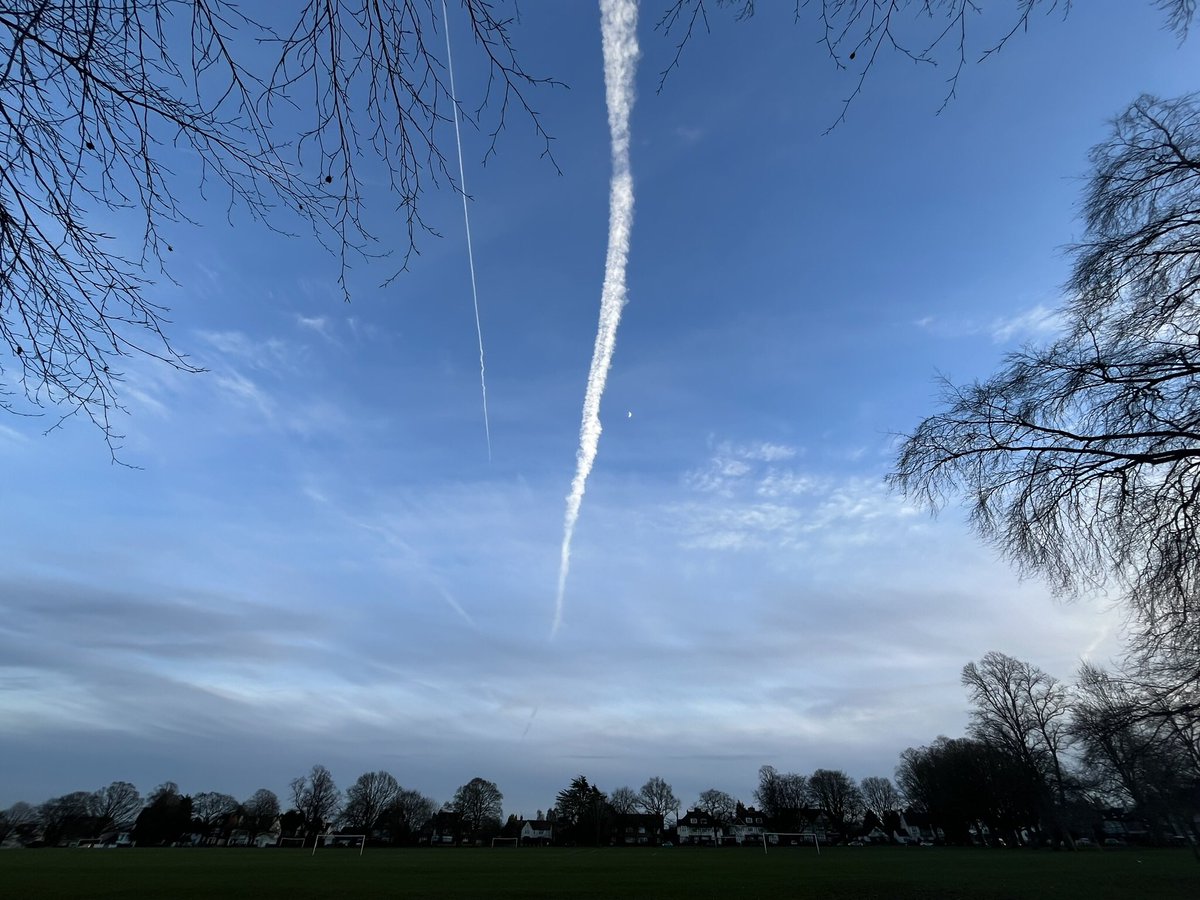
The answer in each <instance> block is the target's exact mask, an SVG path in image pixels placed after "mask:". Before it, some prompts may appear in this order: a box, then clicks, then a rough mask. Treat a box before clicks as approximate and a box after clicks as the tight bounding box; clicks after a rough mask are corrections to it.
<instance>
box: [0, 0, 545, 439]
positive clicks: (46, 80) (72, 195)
mask: <svg viewBox="0 0 1200 900" xmlns="http://www.w3.org/2000/svg"><path fill="white" fill-rule="evenodd" d="M500 5H502V6H503V5H506V4H504V3H502V4H500ZM513 5H515V4H513ZM458 6H459V7H460V8H461V12H462V13H463V14H465V15H466V17H467V19H468V20H469V22H470V27H471V30H472V33H473V35H474V39H475V46H476V48H477V49H478V51H479V52H481V53H482V54H483V56H484V57H485V59H486V64H487V66H488V67H489V80H488V82H487V85H486V88H485V89H484V92H483V95H482V98H481V99H480V101H479V103H478V105H477V106H475V107H474V108H473V109H472V110H465V111H464V114H467V115H468V117H470V116H472V115H473V116H476V117H478V121H479V122H480V123H481V124H482V125H483V127H485V128H486V129H487V130H488V131H489V132H490V134H491V140H492V145H491V147H490V148H489V150H488V153H489V154H490V153H491V152H492V151H493V150H494V149H495V141H496V139H497V138H498V136H499V134H500V132H501V130H502V129H503V128H504V126H505V122H506V120H507V118H508V116H509V113H510V112H512V111H513V110H517V109H519V110H520V111H521V113H522V114H523V115H525V116H526V117H527V118H528V120H529V121H531V123H532V126H533V128H534V130H535V131H536V133H537V134H538V135H539V136H540V137H541V139H542V140H543V141H544V147H545V153H546V154H547V155H549V150H550V137H549V135H547V134H546V132H545V131H544V130H543V129H542V125H541V121H540V119H539V117H538V115H537V113H536V111H535V110H534V109H533V108H532V107H531V106H530V104H529V102H528V101H527V99H526V93H525V92H526V91H528V90H529V89H531V88H532V87H534V86H535V85H538V84H545V83H549V80H548V79H539V78H535V77H533V76H531V75H530V74H529V73H527V72H526V71H525V69H524V68H523V67H522V65H521V63H520V62H519V61H518V58H517V53H516V49H515V46H514V44H513V40H512V34H511V19H509V18H506V17H504V16H502V15H500V14H499V13H498V12H497V11H496V9H495V7H496V6H497V4H496V3H495V2H489V0H459V3H458ZM263 10H264V14H269V15H271V16H274V17H275V18H274V19H273V20H272V21H257V20H255V19H252V18H251V17H250V16H249V15H248V14H247V13H245V12H244V11H243V10H242V7H241V6H239V5H238V4H235V3H233V2H230V0H139V2H136V3H130V2H126V0H10V2H8V3H5V4H3V8H2V9H0V345H3V346H5V347H6V348H7V350H8V351H9V365H10V366H11V371H6V370H5V369H4V368H3V367H0V392H3V393H2V394H0V401H2V402H4V403H5V405H6V406H9V407H10V408H13V399H14V397H15V396H17V395H18V394H23V395H24V396H25V398H26V399H27V400H29V401H31V402H32V404H34V406H37V407H44V406H50V407H57V408H59V409H62V410H66V414H67V415H72V414H76V413H80V412H82V413H83V414H85V415H86V416H88V417H89V418H90V419H91V420H92V421H93V422H95V423H96V424H97V425H98V426H99V427H100V428H101V429H102V430H103V433H104V436H105V438H106V439H107V440H108V442H109V445H110V447H111V448H113V449H114V452H115V449H116V446H117V444H118V443H119V439H120V436H119V433H118V431H117V430H116V425H115V423H114V419H113V413H114V411H116V410H118V409H120V408H121V407H120V402H119V395H118V388H119V385H120V382H121V380H122V372H121V367H122V365H123V364H124V363H125V362H126V361H127V360H128V358H129V357H131V356H141V355H149V356H152V357H155V358H157V359H160V360H163V361H165V362H167V363H169V364H170V365H172V366H175V367H177V368H179V369H184V370H192V371H194V370H195V366H194V364H193V363H192V362H191V361H189V360H188V359H187V358H186V357H185V356H184V355H182V354H181V353H179V352H177V351H176V350H175V349H174V348H173V347H172V345H171V342H170V341H169V340H168V336H167V334H166V332H165V330H164V329H165V325H166V320H165V318H164V314H165V310H164V309H163V307H162V306H161V305H159V304H158V303H156V302H155V300H154V298H153V292H152V291H151V290H150V285H151V282H150V278H151V277H152V274H155V273H157V274H165V268H164V265H163V263H164V259H165V257H166V255H168V254H170V253H171V252H172V251H173V249H174V248H173V246H172V244H171V243H170V238H169V234H170V232H171V230H172V229H171V227H170V226H172V225H174V224H176V223H180V222H185V221H188V220H189V217H188V211H187V209H186V208H185V207H186V206H187V203H188V200H187V199H186V198H187V197H188V196H189V194H190V192H189V193H186V194H185V193H184V190H183V188H184V185H183V184H182V183H181V181H180V178H181V176H179V175H177V173H176V172H175V171H174V169H173V167H172V166H173V163H177V161H178V160H180V159H186V158H187V157H189V156H190V157H191V158H192V159H193V160H194V161H195V162H196V163H198V165H199V171H200V174H199V176H198V180H199V186H200V188H201V190H202V191H203V192H205V193H206V195H207V194H214V193H215V194H219V195H220V196H222V197H223V198H224V199H225V200H226V202H227V203H228V204H229V207H230V211H231V213H232V212H233V211H234V210H240V211H241V212H242V213H243V214H248V215H249V216H250V217H251V218H253V219H256V220H259V221H261V222H263V223H266V224H267V225H268V226H269V227H272V228H276V229H281V230H282V229H286V228H289V227H292V226H293V225H294V224H295V221H296V217H298V218H299V220H300V221H302V222H304V223H306V225H307V227H308V228H311V230H312V231H313V232H314V233H315V235H316V236H317V237H318V239H320V240H321V241H323V242H324V243H325V244H326V245H327V246H328V247H329V248H330V249H331V250H332V251H333V252H334V253H335V254H336V255H337V257H338V258H339V259H340V262H341V285H342V288H343V290H346V282H345V274H346V270H347V267H348V266H349V264H350V262H351V260H352V259H353V257H354V256H355V255H356V254H360V255H361V254H379V255H382V254H386V253H388V252H389V251H391V250H393V249H395V250H398V251H399V258H398V261H397V266H396V270H397V271H398V270H402V269H403V268H404V267H405V265H406V264H407V262H408V259H409V255H410V254H411V253H412V252H413V251H414V249H415V247H416V239H417V237H418V236H419V233H420V232H421V231H422V230H423V229H425V228H426V225H425V223H424V222H423V220H422V218H421V215H420V201H421V198H422V194H423V192H424V191H425V190H426V189H427V187H428V186H429V185H430V184H439V183H441V182H443V181H444V182H447V183H450V184H454V179H453V177H452V176H451V174H450V172H449V169H448V168H447V166H446V160H445V158H444V157H443V155H442V152H441V150H440V144H441V142H442V140H443V126H445V125H446V123H448V122H450V121H451V115H450V114H451V105H450V104H451V102H452V99H451V96H450V91H449V87H448V78H447V73H446V69H445V65H444V60H443V53H441V52H439V51H440V50H441V49H442V48H441V47H440V45H439V41H440V40H441V27H442V26H441V13H442V7H441V4H440V2H439V0H381V2H366V0H297V2H294V3H290V4H286V5H283V4H281V5H280V6H279V7H274V8H273V7H271V6H265V7H263ZM289 15H290V16H294V18H293V19H290V20H289V19H287V18H286V17H287V16H289ZM264 51H265V52H264ZM485 120H486V121H485ZM297 123H298V124H297ZM447 135H448V132H447ZM371 157H374V158H375V159H377V160H381V161H382V163H383V165H384V167H385V168H386V170H387V172H388V173H389V178H390V188H391V194H392V196H393V197H394V200H395V203H396V204H397V206H398V208H399V210H400V212H401V214H402V215H403V216H404V219H405V222H406V223H407V235H406V240H405V241H404V242H403V243H402V244H401V246H399V247H391V246H389V245H388V244H386V243H382V242H379V241H377V240H376V238H375V236H374V235H372V234H371V233H370V232H369V231H368V229H367V227H366V225H365V223H364V219H363V215H362V213H363V204H364V196H363V183H364V182H363V175H362V173H361V172H360V166H362V165H364V160H366V159H369V158H371ZM188 187H191V185H188ZM284 213H285V214H289V215H290V218H284V217H283V216H281V214H284ZM114 222H119V223H121V225H120V226H117V225H114V224H113V223H114ZM110 229H111V230H112V232H114V233H109V230H110ZM128 230H133V231H140V240H137V241H130V240H128V239H122V238H121V237H120V236H119V235H117V234H116V232H124V231H128ZM59 421H61V420H59Z"/></svg>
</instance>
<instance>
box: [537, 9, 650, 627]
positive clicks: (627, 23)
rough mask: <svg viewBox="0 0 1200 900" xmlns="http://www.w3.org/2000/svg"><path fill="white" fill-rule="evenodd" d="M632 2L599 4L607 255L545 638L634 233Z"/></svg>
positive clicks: (558, 612) (586, 466) (588, 465)
mask: <svg viewBox="0 0 1200 900" xmlns="http://www.w3.org/2000/svg"><path fill="white" fill-rule="evenodd" d="M637 16H638V5H637V0H600V29H601V35H602V38H603V43H604V88H605V96H606V99H607V102H608V130H609V134H610V135H611V136H612V167H613V172H612V184H611V187H610V188H609V198H608V204H609V206H608V210H609V211H608V256H607V258H606V259H605V262H604V288H603V289H602V291H601V293H600V326H599V329H598V330H597V332H596V346H595V349H594V350H593V351H592V367H591V370H590V371H589V372H588V380H587V390H586V392H585V393H584V397H583V421H582V422H581V423H580V426H579V450H578V451H577V452H576V454H575V463H576V468H575V479H574V480H573V481H572V482H571V493H570V494H569V495H568V496H567V514H566V519H565V522H564V525H563V541H562V558H561V561H560V563H559V569H558V594H557V596H556V597H555V601H554V624H553V625H551V627H550V636H551V637H554V636H555V635H556V634H558V629H559V627H560V626H561V625H562V618H563V595H564V594H565V593H566V589H567V572H568V571H569V569H570V567H571V538H572V537H573V536H574V534H575V524H576V523H577V522H578V521H579V507H580V506H581V505H582V503H583V492H584V491H585V490H586V489H587V479H588V475H590V474H591V471H592V464H593V463H594V462H595V461H596V449H597V447H598V446H599V444H600V431H601V426H600V398H601V397H603V396H604V383H605V382H606V381H607V380H608V369H609V367H610V366H611V365H612V356H613V350H614V349H615V347H616V344H617V326H618V325H620V324H621V308H622V307H623V306H624V305H625V263H626V261H627V260H628V258H629V235H630V231H631V230H632V228H633V176H632V174H631V172H630V168H629V114H630V112H631V111H632V110H633V99H634V92H633V76H634V72H635V71H636V69H637V60H638V45H637Z"/></svg>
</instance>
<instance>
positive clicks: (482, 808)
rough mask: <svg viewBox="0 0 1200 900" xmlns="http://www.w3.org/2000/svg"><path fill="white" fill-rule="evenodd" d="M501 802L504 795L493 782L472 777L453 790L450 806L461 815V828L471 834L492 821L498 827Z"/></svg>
mask: <svg viewBox="0 0 1200 900" xmlns="http://www.w3.org/2000/svg"><path fill="white" fill-rule="evenodd" d="M503 804H504V795H503V794H502V793H500V788H498V787H496V785H495V783H494V782H491V781H487V780H486V779H484V778H472V779H471V780H470V781H468V782H467V783H466V784H464V785H462V786H461V787H460V788H459V789H458V790H457V791H455V792H454V799H453V800H452V801H450V808H451V809H452V810H453V811H454V812H456V813H458V814H459V815H460V816H462V823H463V828H464V829H465V830H466V832H467V833H468V834H472V835H473V834H476V833H478V832H480V831H483V830H484V828H485V826H487V825H488V824H489V823H491V822H493V821H494V822H495V824H496V827H497V828H499V825H500V821H501V816H502V815H503V812H504V810H503Z"/></svg>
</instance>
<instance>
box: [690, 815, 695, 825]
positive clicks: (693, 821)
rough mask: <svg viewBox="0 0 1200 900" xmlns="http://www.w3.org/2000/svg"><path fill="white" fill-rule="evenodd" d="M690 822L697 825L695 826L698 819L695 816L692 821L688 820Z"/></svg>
mask: <svg viewBox="0 0 1200 900" xmlns="http://www.w3.org/2000/svg"><path fill="white" fill-rule="evenodd" d="M688 821H689V822H691V823H692V824H693V825H695V824H696V817H695V816H692V817H691V818H690V819H688Z"/></svg>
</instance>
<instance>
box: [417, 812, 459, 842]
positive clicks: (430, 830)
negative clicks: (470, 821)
mask: <svg viewBox="0 0 1200 900" xmlns="http://www.w3.org/2000/svg"><path fill="white" fill-rule="evenodd" d="M461 833H462V815H461V814H460V813H456V812H451V811H450V810H448V809H443V810H439V811H438V812H436V813H434V815H433V818H432V819H430V820H429V821H428V822H426V823H425V827H424V828H422V829H421V843H428V844H429V845H430V846H431V847H439V846H453V845H454V844H455V842H457V840H458V837H459V835H460V834H461Z"/></svg>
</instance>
